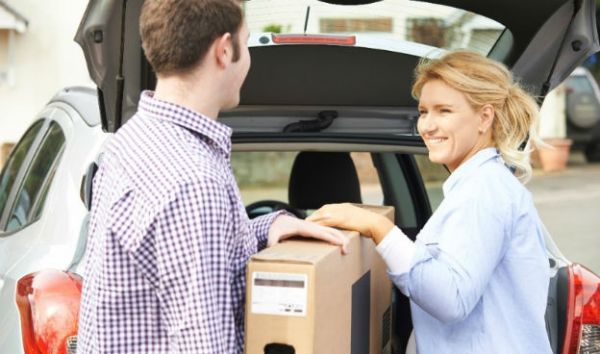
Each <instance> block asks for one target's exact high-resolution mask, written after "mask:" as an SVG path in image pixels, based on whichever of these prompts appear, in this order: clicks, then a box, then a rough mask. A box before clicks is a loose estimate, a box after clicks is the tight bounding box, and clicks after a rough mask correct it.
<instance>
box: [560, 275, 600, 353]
mask: <svg viewBox="0 0 600 354" xmlns="http://www.w3.org/2000/svg"><path fill="white" fill-rule="evenodd" d="M567 301H568V305H567V325H566V329H565V341H564V346H563V351H562V352H563V354H578V353H579V354H597V353H600V278H599V277H598V276H597V275H595V274H594V273H592V272H591V271H590V270H588V269H587V268H585V267H583V266H581V265H579V264H573V265H571V266H570V267H569V298H568V300H567Z"/></svg>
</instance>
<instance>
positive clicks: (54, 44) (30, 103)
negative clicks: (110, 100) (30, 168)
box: [0, 0, 92, 164]
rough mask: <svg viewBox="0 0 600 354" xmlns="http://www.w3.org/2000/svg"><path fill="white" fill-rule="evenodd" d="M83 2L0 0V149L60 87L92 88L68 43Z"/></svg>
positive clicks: (81, 61)
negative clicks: (82, 86) (81, 86)
mask: <svg viewBox="0 0 600 354" xmlns="http://www.w3.org/2000/svg"><path fill="white" fill-rule="evenodd" d="M86 5H87V2H86V1H71V0H47V1H39V0H0V151H2V150H6V149H2V148H1V146H2V145H3V144H4V143H11V142H16V141H17V140H18V139H19V137H20V136H21V135H22V134H23V133H24V131H25V129H27V127H28V126H29V124H30V123H31V122H32V120H33V119H34V118H35V115H36V114H37V113H38V112H39V111H40V109H41V108H42V107H43V105H44V104H45V103H46V102H47V101H48V100H49V99H50V98H51V97H52V96H53V95H54V93H55V92H56V91H58V90H59V89H60V88H61V87H64V86H67V85H85V86H92V81H91V80H90V79H89V75H88V72H87V68H86V64H85V58H84V57H83V52H82V51H81V48H79V46H78V45H77V44H76V43H75V42H74V41H73V37H74V35H75V31H76V30H77V26H78V25H79V21H80V20H81V16H82V14H83V11H84V10H85V7H86ZM2 162H3V161H2V156H0V164H2Z"/></svg>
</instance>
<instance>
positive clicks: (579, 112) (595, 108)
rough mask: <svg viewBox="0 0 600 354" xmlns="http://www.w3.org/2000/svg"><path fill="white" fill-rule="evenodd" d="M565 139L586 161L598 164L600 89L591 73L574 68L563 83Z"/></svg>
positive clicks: (599, 150)
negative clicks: (580, 152) (565, 120)
mask: <svg viewBox="0 0 600 354" xmlns="http://www.w3.org/2000/svg"><path fill="white" fill-rule="evenodd" d="M565 85H566V87H567V107H566V108H567V137H568V138H569V139H571V140H572V141H573V147H572V148H573V149H578V150H582V151H583V152H584V154H585V157H586V159H587V160H588V161H591V162H599V161H600V88H598V83H597V82H596V79H595V78H594V76H592V74H591V73H590V71H589V70H588V69H586V68H584V67H578V68H576V69H575V70H574V71H573V72H572V73H571V75H569V77H568V78H567V79H566V80H565Z"/></svg>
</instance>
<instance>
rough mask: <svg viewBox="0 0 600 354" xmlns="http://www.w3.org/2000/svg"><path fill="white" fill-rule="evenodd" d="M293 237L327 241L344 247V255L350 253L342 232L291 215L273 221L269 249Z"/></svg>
mask: <svg viewBox="0 0 600 354" xmlns="http://www.w3.org/2000/svg"><path fill="white" fill-rule="evenodd" d="M292 236H304V237H310V238H314V239H318V240H323V241H327V242H329V243H331V244H334V245H338V246H342V253H344V254H346V253H347V252H348V250H347V246H348V238H347V237H346V235H344V233H342V232H341V231H339V230H336V229H334V228H331V227H327V226H321V225H318V224H315V223H313V222H309V221H305V220H302V219H297V218H294V217H291V216H289V215H280V216H278V217H277V218H276V219H275V221H273V224H271V228H270V229H269V239H268V241H267V247H270V246H272V245H274V244H276V243H278V242H279V241H281V240H285V239H286V238H289V237H292Z"/></svg>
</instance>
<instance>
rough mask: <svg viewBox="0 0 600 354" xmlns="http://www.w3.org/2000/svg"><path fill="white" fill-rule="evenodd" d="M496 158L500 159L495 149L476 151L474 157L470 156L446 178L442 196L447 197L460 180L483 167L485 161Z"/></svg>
mask: <svg viewBox="0 0 600 354" xmlns="http://www.w3.org/2000/svg"><path fill="white" fill-rule="evenodd" d="M498 157H500V153H499V152H498V150H497V149H496V148H495V147H489V148H485V149H483V150H480V151H478V152H477V153H476V154H475V155H473V156H471V157H470V158H469V159H468V160H467V161H465V162H463V164H462V165H460V166H459V167H458V168H457V169H456V170H454V172H452V173H451V174H450V177H448V179H447V180H446V182H444V185H443V190H444V196H447V195H448V193H450V191H451V190H452V189H453V188H454V186H455V185H456V184H457V183H458V181H460V180H461V179H462V178H464V177H466V176H468V175H469V174H471V173H472V172H474V171H475V170H476V169H477V168H478V167H479V166H481V165H483V164H484V163H486V162H487V161H489V160H491V159H495V158H498Z"/></svg>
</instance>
